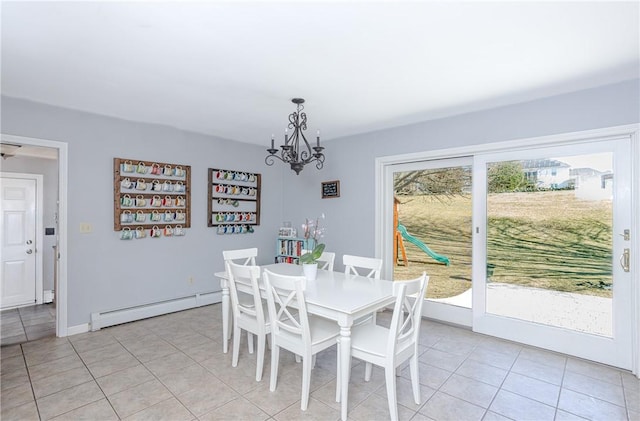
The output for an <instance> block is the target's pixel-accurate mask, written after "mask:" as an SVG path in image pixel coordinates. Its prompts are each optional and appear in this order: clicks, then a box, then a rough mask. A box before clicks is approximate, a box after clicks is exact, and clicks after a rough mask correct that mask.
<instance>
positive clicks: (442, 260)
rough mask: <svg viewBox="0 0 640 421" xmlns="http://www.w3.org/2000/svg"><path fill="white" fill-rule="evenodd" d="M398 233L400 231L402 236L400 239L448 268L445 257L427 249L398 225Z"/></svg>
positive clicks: (402, 226) (447, 260)
mask: <svg viewBox="0 0 640 421" xmlns="http://www.w3.org/2000/svg"><path fill="white" fill-rule="evenodd" d="M398 231H400V234H402V238H404V239H405V240H407V241H408V242H410V243H412V244H415V245H416V246H418V248H419V249H420V250H422V251H424V252H425V253H427V254H428V255H429V256H431V257H432V258H434V259H435V260H437V261H438V262H440V263H444V264H445V265H447V266H449V263H450V262H449V258H448V257H447V256H443V255H441V254H438V253H435V252H434V251H433V250H431V249H430V248H429V247H427V246H426V245H425V244H424V243H423V242H422V241H420V240H418V239H417V238H416V237H414V236H412V235H411V234H409V233H408V232H407V228H406V227H405V226H404V225H402V224H400V223H398Z"/></svg>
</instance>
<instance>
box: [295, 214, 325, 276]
mask: <svg viewBox="0 0 640 421" xmlns="http://www.w3.org/2000/svg"><path fill="white" fill-rule="evenodd" d="M322 218H324V214H322ZM302 230H303V237H304V239H305V240H307V241H309V240H310V239H311V240H313V243H314V244H315V247H314V248H313V250H311V251H308V252H307V253H305V254H303V255H301V256H300V263H301V264H302V270H303V271H304V276H305V277H306V278H307V279H308V280H309V281H314V280H315V279H316V275H317V273H318V259H319V258H320V256H322V252H323V251H324V244H323V243H319V242H318V239H319V238H320V237H322V235H323V234H324V228H320V218H317V219H316V221H315V223H314V221H313V220H309V219H305V223H304V224H302Z"/></svg>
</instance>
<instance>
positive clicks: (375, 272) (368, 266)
mask: <svg viewBox="0 0 640 421" xmlns="http://www.w3.org/2000/svg"><path fill="white" fill-rule="evenodd" d="M342 264H343V265H344V273H346V274H347V275H359V276H365V277H367V278H373V279H380V271H381V270H382V259H377V258H375V257H362V256H353V255H350V254H345V255H344V256H342Z"/></svg>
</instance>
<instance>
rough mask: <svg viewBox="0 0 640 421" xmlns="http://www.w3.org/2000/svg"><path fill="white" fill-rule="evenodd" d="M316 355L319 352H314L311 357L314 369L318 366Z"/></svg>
mask: <svg viewBox="0 0 640 421" xmlns="http://www.w3.org/2000/svg"><path fill="white" fill-rule="evenodd" d="M316 355H317V354H313V357H311V369H312V370H313V369H314V368H316Z"/></svg>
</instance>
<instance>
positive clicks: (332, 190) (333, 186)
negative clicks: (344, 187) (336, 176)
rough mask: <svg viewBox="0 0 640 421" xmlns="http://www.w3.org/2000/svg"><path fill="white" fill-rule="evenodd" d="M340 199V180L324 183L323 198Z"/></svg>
mask: <svg viewBox="0 0 640 421" xmlns="http://www.w3.org/2000/svg"><path fill="white" fill-rule="evenodd" d="M332 197H340V180H333V181H323V182H322V198H323V199H330V198H332Z"/></svg>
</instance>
